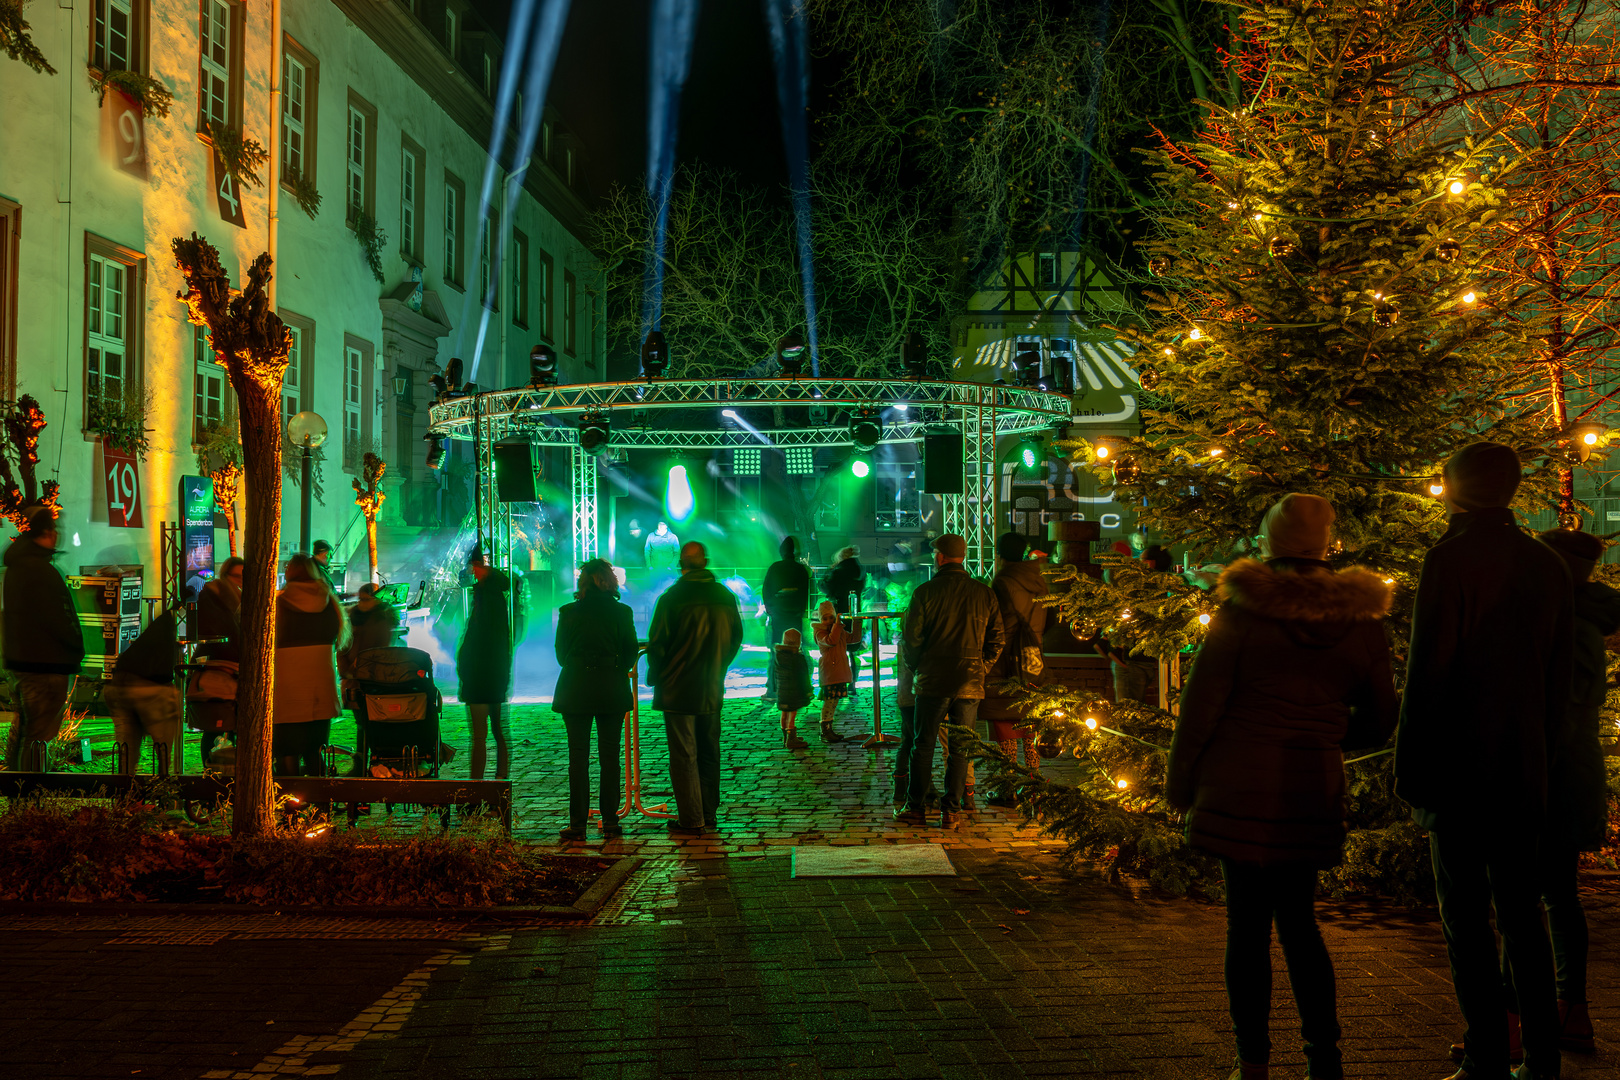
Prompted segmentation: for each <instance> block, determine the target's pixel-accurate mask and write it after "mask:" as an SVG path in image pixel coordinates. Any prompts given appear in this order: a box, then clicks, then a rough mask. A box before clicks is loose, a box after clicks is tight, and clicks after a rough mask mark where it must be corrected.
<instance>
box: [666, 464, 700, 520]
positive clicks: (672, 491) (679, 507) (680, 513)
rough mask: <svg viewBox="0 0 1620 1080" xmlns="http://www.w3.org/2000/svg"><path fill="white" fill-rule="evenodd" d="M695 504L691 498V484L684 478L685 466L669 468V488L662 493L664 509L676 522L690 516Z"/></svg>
mask: <svg viewBox="0 0 1620 1080" xmlns="http://www.w3.org/2000/svg"><path fill="white" fill-rule="evenodd" d="M695 505H696V502H695V501H694V500H693V498H692V483H691V481H690V480H689V479H687V476H686V466H685V465H671V466H670V467H669V486H668V487H667V488H665V491H664V507H665V509H667V510H668V511H669V515H670V517H673V518H674V519H675V520H676V521H685V520H686V519H687V518H689V517H691V516H692V509H693V507H694V506H695Z"/></svg>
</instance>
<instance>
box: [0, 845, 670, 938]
mask: <svg viewBox="0 0 1620 1080" xmlns="http://www.w3.org/2000/svg"><path fill="white" fill-rule="evenodd" d="M642 861H643V860H642V858H641V856H639V855H626V856H623V857H621V858H620V859H619V860H618V861H617V862H615V863H614V864H613V865H612V866H610V867H608V868H607V869H606V870H604V871H602V875H601V876H600V877H598V878H597V879H596V880H595V881H594V882H592V883H591V885H590V887H589V888H587V889H586V890H585V891H584V892H583V893H582V894H581V895H580V898H579V899H578V900H575V901H574V902H573V903H572V904H568V905H562V904H512V905H507V906H501V907H401V906H390V905H386V904H356V905H353V906H338V907H331V906H319V907H317V906H310V907H275V906H272V905H266V904H164V903H142V902H140V901H128V902H123V901H111V902H107V903H89V904H75V903H73V902H72V901H69V900H0V918H3V917H4V916H6V915H199V916H200V915H282V916H294V915H327V916H342V915H352V916H365V917H367V918H379V917H381V918H395V919H444V918H480V919H490V920H497V921H500V920H511V919H533V918H545V919H569V920H577V921H581V922H583V921H585V920H588V919H590V918H591V917H592V916H593V915H595V914H596V912H597V909H599V908H600V907H601V906H602V905H603V904H605V903H607V900H608V898H609V897H611V896H612V895H613V894H614V893H615V892H617V891H618V890H619V887H620V886H621V885H623V884H624V882H625V879H626V878H628V877H629V876H630V875H631V874H633V873H635V871H636V868H637V867H639V866H640V865H641V863H642Z"/></svg>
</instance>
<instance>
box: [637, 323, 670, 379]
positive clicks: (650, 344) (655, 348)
mask: <svg viewBox="0 0 1620 1080" xmlns="http://www.w3.org/2000/svg"><path fill="white" fill-rule="evenodd" d="M667 367H669V342H667V341H665V340H664V332H663V331H662V330H654V331H652V332H650V333H649V334H648V335H647V340H646V341H643V342H642V343H641V377H642V378H644V379H661V378H663V376H664V369H665V368H667Z"/></svg>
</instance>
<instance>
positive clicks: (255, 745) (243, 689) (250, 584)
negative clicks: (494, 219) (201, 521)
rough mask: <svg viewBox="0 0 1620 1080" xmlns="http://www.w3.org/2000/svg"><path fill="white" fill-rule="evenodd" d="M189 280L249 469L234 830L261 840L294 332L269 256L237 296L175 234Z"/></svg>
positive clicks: (197, 241)
mask: <svg viewBox="0 0 1620 1080" xmlns="http://www.w3.org/2000/svg"><path fill="white" fill-rule="evenodd" d="M172 248H173V251H174V257H175V261H176V262H177V263H179V265H180V272H181V273H182V274H183V275H184V276H185V279H186V290H185V291H184V292H182V293H180V299H182V300H184V301H185V302H186V307H187V309H188V310H189V312H190V315H191V321H192V322H193V323H196V324H197V325H199V326H206V327H208V329H209V337H210V340H211V343H212V345H213V348H214V353H215V355H216V357H217V358H218V360H219V363H220V364H221V365H222V366H223V367H224V368H225V370H226V372H227V373H228V374H229V375H230V378H231V386H232V388H234V389H235V390H236V398H237V403H238V406H239V408H240V410H241V411H240V416H241V424H242V459H243V464H244V466H245V470H246V474H247V511H248V528H247V530H246V532H247V535H246V537H245V543H244V544H243V561H244V563H245V565H244V566H243V567H242V659H241V667H240V683H239V686H240V689H239V691H238V693H237V697H236V700H237V716H236V738H237V757H236V783H235V787H234V791H233V803H232V819H231V831H232V832H233V833H234V834H235V835H237V836H262V835H264V834H266V833H268V832H270V831H271V829H272V828H273V827H274V808H275V784H274V781H272V779H271V775H270V763H271V754H270V733H271V716H270V713H271V703H272V701H273V700H274V697H275V666H274V659H275V601H276V554H277V552H278V551H279V550H280V547H281V441H282V433H281V380H282V375H283V373H284V372H285V371H286V369H287V352H288V350H289V349H290V348H291V346H292V336H291V335H290V334H289V333H288V332H287V327H286V326H285V325H283V324H282V321H281V317H280V316H279V315H277V314H276V313H275V312H274V311H273V310H271V307H270V300H269V297H268V296H267V295H266V294H265V286H266V285H267V284H268V283H269V281H270V256H268V255H263V254H261V255H260V256H259V257H258V258H256V259H254V260H253V264H252V265H251V266H250V267H249V268H248V272H247V280H246V282H244V284H243V286H242V291H241V292H240V293H239V294H237V295H235V296H232V295H231V283H230V279H229V278H228V277H227V276H226V274H225V271H224V269H223V268H222V267H221V266H220V265H219V252H218V251H216V250H215V249H214V246H213V245H212V244H210V243H209V242H208V241H206V240H204V239H202V237H200V236H198V235H197V234H196V233H192V234H191V237H190V238H189V239H187V238H185V237H175V239H174V242H173V244H172Z"/></svg>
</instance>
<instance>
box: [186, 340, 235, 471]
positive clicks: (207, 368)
mask: <svg viewBox="0 0 1620 1080" xmlns="http://www.w3.org/2000/svg"><path fill="white" fill-rule="evenodd" d="M191 354H192V359H193V360H194V364H193V367H194V369H195V373H194V376H193V379H192V387H193V391H192V416H193V417H194V419H195V424H194V426H193V429H192V431H193V434H192V437H191V441H192V442H194V443H200V442H202V441H203V440H204V439H206V438H207V437H208V430H209V429H210V428H214V427H218V426H219V425H220V424H221V423H223V422H224V420H225V390H226V387H227V386H228V385H229V380H228V379H227V378H226V376H225V369H224V368H222V367H220V365H219V360H218V358H217V357H216V356H215V355H214V346H213V344H212V343H211V342H210V341H209V339H208V328H207V327H206V326H193V327H192V328H191Z"/></svg>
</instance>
